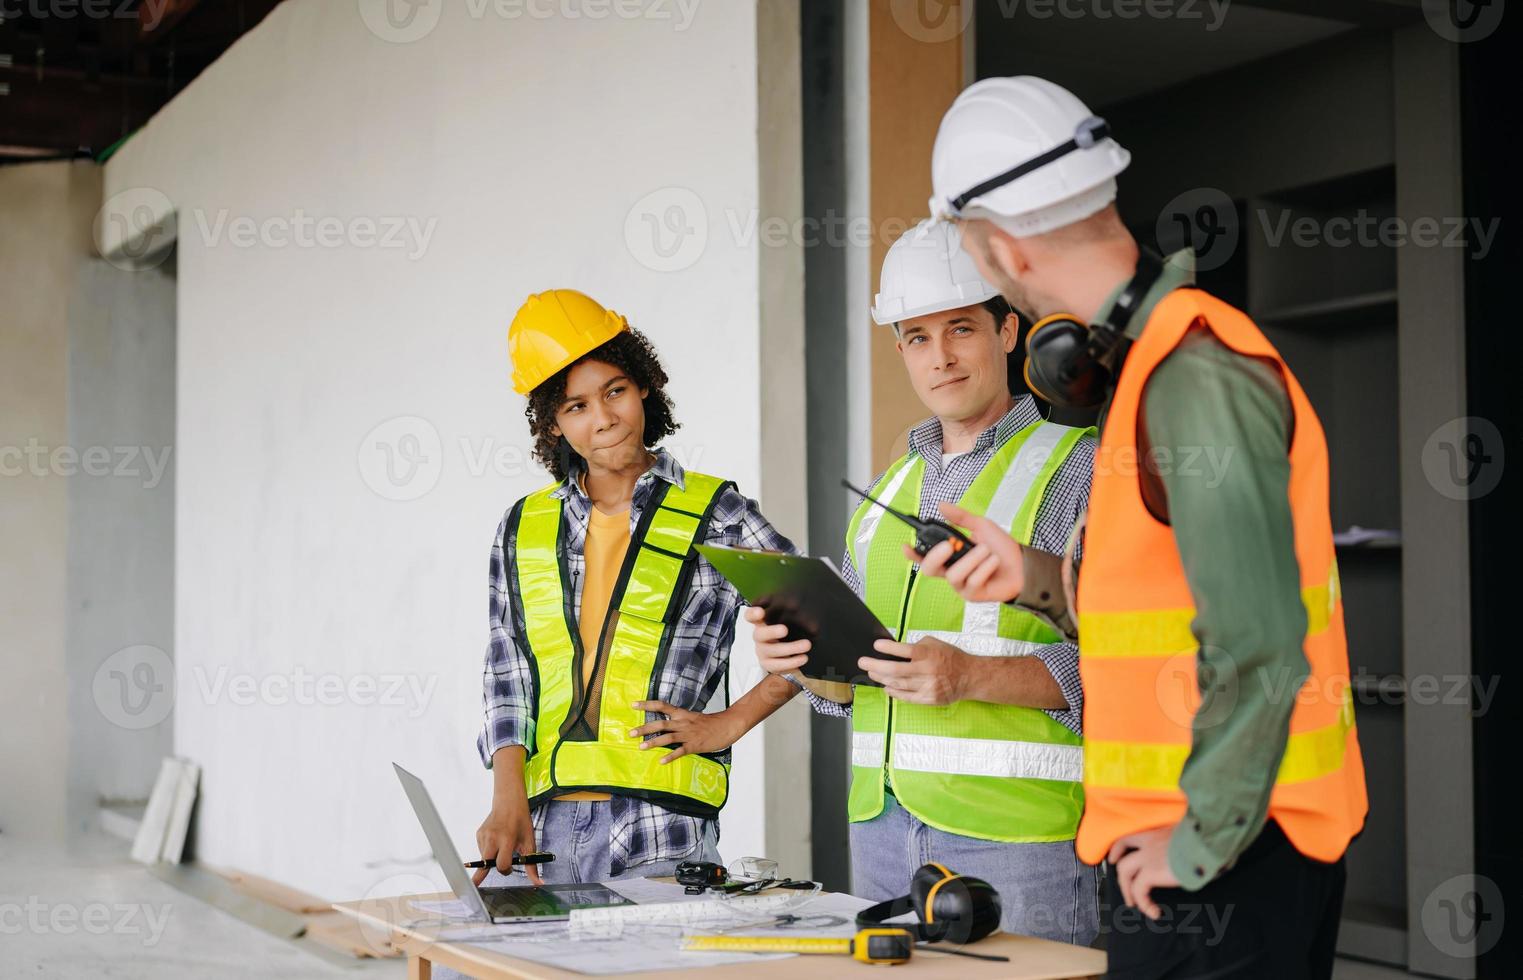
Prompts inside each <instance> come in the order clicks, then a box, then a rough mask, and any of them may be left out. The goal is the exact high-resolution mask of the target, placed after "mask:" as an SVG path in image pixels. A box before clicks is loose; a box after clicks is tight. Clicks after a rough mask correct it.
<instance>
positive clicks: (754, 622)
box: [741, 606, 809, 674]
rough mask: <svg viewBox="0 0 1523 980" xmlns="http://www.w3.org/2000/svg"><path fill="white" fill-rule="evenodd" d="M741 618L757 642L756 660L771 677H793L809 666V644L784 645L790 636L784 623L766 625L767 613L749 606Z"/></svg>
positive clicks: (798, 641)
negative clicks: (795, 673)
mask: <svg viewBox="0 0 1523 980" xmlns="http://www.w3.org/2000/svg"><path fill="white" fill-rule="evenodd" d="M741 615H742V616H744V617H745V618H746V622H748V623H750V624H751V627H752V629H751V636H752V638H753V639H754V640H755V641H756V659H757V660H758V661H760V662H761V666H762V670H765V671H766V672H767V673H769V674H791V673H793V672H794V671H796V670H798V669H799V668H800V667H802V666H804V664H805V663H807V662H808V660H809V657H808V656H807V654H808V653H809V641H808V640H794V641H792V642H791V643H785V642H783V641H784V638H785V637H787V635H788V627H787V626H786V625H784V624H783V623H774V624H773V625H771V626H769V625H767V611H766V610H765V609H763V608H762V607H760V606H747V607H746V609H745V611H744V612H743V613H741Z"/></svg>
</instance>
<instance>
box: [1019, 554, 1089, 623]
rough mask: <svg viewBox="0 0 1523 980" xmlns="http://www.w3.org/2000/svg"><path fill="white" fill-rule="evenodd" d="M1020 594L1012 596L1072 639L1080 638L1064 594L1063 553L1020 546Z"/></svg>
mask: <svg viewBox="0 0 1523 980" xmlns="http://www.w3.org/2000/svg"><path fill="white" fill-rule="evenodd" d="M1021 566H1022V574H1021V579H1022V581H1021V594H1020V595H1018V596H1016V597H1015V598H1014V599H1011V600H1010V603H1011V605H1014V606H1018V607H1019V608H1021V609H1023V610H1025V611H1026V612H1029V613H1031V614H1032V615H1034V616H1036V617H1037V618H1038V619H1040V620H1041V621H1042V622H1044V623H1046V624H1047V625H1048V626H1051V627H1052V628H1053V629H1055V630H1057V631H1058V632H1059V633H1061V634H1062V635H1063V637H1064V638H1065V639H1067V640H1069V641H1073V642H1076V641H1077V640H1078V636H1079V631H1078V629H1077V628H1076V627H1075V626H1074V621H1073V617H1072V616H1071V615H1070V614H1069V611H1068V599H1067V597H1066V596H1065V595H1064V594H1063V556H1062V555H1053V554H1049V553H1048V552H1045V551H1043V550H1042V549H1040V548H1022V549H1021Z"/></svg>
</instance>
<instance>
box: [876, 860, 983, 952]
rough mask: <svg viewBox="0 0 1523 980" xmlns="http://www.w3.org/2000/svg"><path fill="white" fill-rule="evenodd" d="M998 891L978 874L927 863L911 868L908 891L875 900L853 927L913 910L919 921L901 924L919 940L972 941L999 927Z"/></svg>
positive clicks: (959, 942) (932, 941) (931, 941)
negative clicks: (912, 876)
mask: <svg viewBox="0 0 1523 980" xmlns="http://www.w3.org/2000/svg"><path fill="white" fill-rule="evenodd" d="M1001 909H1002V906H1001V904H1000V898H999V892H997V891H995V890H994V886H993V885H991V884H989V883H988V882H987V881H984V880H983V879H982V878H970V877H968V876H967V875H960V874H956V873H955V872H952V871H949V870H948V869H947V868H946V866H945V865H940V864H927V865H923V866H921V868H920V870H919V871H916V872H915V877H914V880H913V881H911V882H910V893H909V894H908V895H904V896H902V897H900V898H893V899H889V900H888V901H887V902H879V903H878V904H877V905H872V906H869V907H868V908H865V909H863V910H862V911H861V912H859V913H857V928H859V929H866V928H870V927H872V926H875V925H878V924H879V923H882V922H885V921H887V920H889V919H892V918H895V917H896V916H900V915H903V914H904V913H906V912H910V911H913V912H914V913H915V917H916V918H917V919H919V920H920V921H919V923H917V924H915V925H908V926H896V928H902V929H904V930H906V931H907V932H909V933H910V935H912V936H914V937H915V938H916V939H917V940H920V941H921V942H930V943H934V942H943V941H945V942H950V943H956V944H958V945H963V944H965V943H973V942H977V941H978V940H980V939H982V938H984V937H985V936H987V935H989V934H990V933H992V932H994V931H995V930H997V929H998V928H999V919H1000V913H1001Z"/></svg>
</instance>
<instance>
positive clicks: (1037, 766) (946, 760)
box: [852, 732, 1084, 783]
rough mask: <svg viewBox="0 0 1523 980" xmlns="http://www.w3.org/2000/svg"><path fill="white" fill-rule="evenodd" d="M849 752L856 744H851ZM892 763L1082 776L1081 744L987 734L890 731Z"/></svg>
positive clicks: (967, 772) (1021, 775)
mask: <svg viewBox="0 0 1523 980" xmlns="http://www.w3.org/2000/svg"><path fill="white" fill-rule="evenodd" d="M852 755H853V757H855V755H856V749H855V746H853V750H852ZM894 768H895V769H901V770H906V771H916V772H936V773H945V774H956V775H960V776H1001V777H1004V778H1008V779H1052V780H1059V781H1062V782H1073V783H1076V782H1079V781H1081V780H1082V779H1083V778H1084V749H1083V748H1082V747H1081V746H1078V745H1056V744H1052V743H1049V742H1012V741H1004V740H1002V739H993V738H947V737H945V736H942V735H911V734H909V733H907V732H895V733H894Z"/></svg>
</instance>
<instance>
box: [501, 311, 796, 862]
mask: <svg viewBox="0 0 1523 980" xmlns="http://www.w3.org/2000/svg"><path fill="white" fill-rule="evenodd" d="M508 349H509V355H510V356H511V358H512V362H513V387H514V389H515V390H516V391H518V392H519V393H520V394H524V395H527V396H528V398H529V405H528V409H527V410H526V412H525V414H526V416H527V417H528V421H529V428H530V430H531V432H532V433H533V435H534V455H535V457H536V458H537V459H538V460H539V461H540V462H541V463H542V464H543V465H544V466H545V467H546V468H547V469H548V470H549V471H550V473H551V475H552V476H553V477H554V478H555V480H556V481H557V482H556V483H554V484H551V485H550V486H547V487H545V488H543V489H541V490H538V491H535V492H534V493H531V494H529V495H528V496H526V497H524V498H523V499H521V500H519V501H517V502H516V503H514V504H513V506H512V507H510V508H508V511H507V514H506V515H505V516H504V517H503V520H502V523H501V524H500V525H499V526H498V528H497V536H496V538H495V540H494V541H493V544H492V560H491V598H490V613H491V642H490V644H489V646H488V649H487V655H486V669H485V672H484V697H483V703H484V707H485V714H486V718H485V724H484V726H483V729H482V732H481V735H480V737H479V739H478V748H479V750H480V752H481V758H482V761H483V762H484V763H485V765H486V766H487V767H488V768H490V769H491V770H492V771H493V794H492V811H491V813H490V814H489V815H488V816H487V819H486V820H485V822H483V823H482V825H481V829H480V830H479V831H477V835H476V836H477V843H478V844H479V845H480V847H481V856H482V858H483V859H486V860H493V859H495V862H496V867H495V869H494V870H492V874H491V878H493V879H494V880H495V881H496V882H497V883H502V882H501V875H503V874H506V873H507V872H509V871H510V870H511V868H512V866H513V856H514V854H515V852H517V853H518V854H526V853H529V852H532V851H536V850H539V851H549V852H551V853H553V854H554V855H555V856H556V857H555V861H554V862H552V863H548V864H543V865H529V866H527V867H526V869H525V870H526V871H527V872H528V874H529V876H530V878H531V879H532V880H534V881H535V882H538V881H540V880H541V879H543V880H547V881H551V882H559V881H564V882H575V881H600V880H607V879H611V878H619V877H623V876H628V875H638V876H651V875H667V874H671V873H672V871H673V869H674V868H675V866H676V863H677V862H678V861H679V860H684V859H686V860H711V861H717V860H718V850H717V842H718V834H719V828H718V819H717V818H718V814H719V809H720V807H721V806H723V804H724V801H725V798H726V795H727V793H728V783H729V769H730V758H729V747H730V745H732V744H733V743H734V742H735V741H736V740H737V739H738V738H740V736H741V735H743V734H745V733H746V732H747V731H749V730H750V729H751V728H752V727H753V726H755V725H756V724H757V723H758V722H760V721H761V720H762V719H763V718H765V717H767V716H768V715H770V714H771V713H772V712H773V711H776V710H777V709H778V708H779V707H780V706H781V705H782V704H783V703H784V702H786V701H787V700H788V699H789V698H791V697H792V696H793V695H794V694H795V693H797V690H798V689H797V688H796V687H794V686H793V685H792V684H791V683H790V682H788V681H787V680H785V679H783V678H780V677H770V676H769V677H768V678H767V679H765V680H764V681H762V682H761V683H760V684H758V685H757V686H756V687H755V688H753V689H752V690H751V691H750V692H748V693H747V694H746V695H745V696H744V697H742V698H741V699H739V700H738V701H736V702H735V703H734V704H733V705H730V706H729V707H727V708H725V709H724V710H722V711H715V712H705V710H704V709H705V708H706V706H707V705H708V704H709V702H710V700H711V699H713V698H714V697H715V696H716V694H717V693H718V692H719V691H720V690H721V689H723V688H724V686H725V682H726V678H727V673H728V666H729V654H730V643H731V641H732V640H733V638H734V632H735V618H736V614H737V613H738V611H739V608H740V606H741V604H742V600H741V598H740V596H739V594H738V593H737V592H736V591H735V589H734V587H733V586H731V585H730V584H729V582H728V581H726V580H725V578H724V577H723V576H722V575H720V573H719V572H718V571H717V570H716V569H715V568H713V567H712V566H711V565H709V564H708V562H706V561H704V560H703V559H702V558H701V557H700V556H699V555H698V554H697V552H696V551H694V550H693V547H692V545H693V544H695V543H700V542H707V543H711V544H728V545H735V546H743V547H748V548H764V549H769V550H778V551H790V552H791V551H794V550H795V549H794V547H793V545H792V543H791V542H789V540H788V539H787V538H785V537H783V536H782V535H781V534H779V533H778V532H777V531H776V530H775V529H774V528H773V527H772V525H771V524H770V523H769V522H768V521H767V519H766V518H765V517H763V516H762V515H761V512H760V511H759V510H758V509H757V506H756V503H755V501H752V500H748V499H747V498H746V497H745V496H743V495H742V494H741V493H740V492H739V491H737V490H736V489H735V486H734V484H733V483H730V482H728V481H726V480H723V479H721V478H719V477H713V476H708V475H706V474H703V473H696V472H693V471H691V470H684V469H683V468H682V466H680V465H679V464H678V463H677V461H676V460H675V459H674V458H672V456H671V454H670V453H668V452H667V451H666V450H664V449H661V448H660V447H659V443H660V442H661V440H662V439H663V438H664V437H666V436H668V435H670V434H671V433H672V432H674V431H675V430H676V428H677V422H676V420H675V419H674V418H673V415H672V403H671V400H670V399H669V398H668V397H667V394H666V391H665V387H666V383H667V375H666V372H665V371H664V370H663V369H662V367H661V363H660V361H659V360H658V359H657V356H656V352H655V349H654V348H653V347H652V346H651V344H650V341H649V340H647V339H646V338H645V337H644V336H643V335H642V334H640V333H638V332H637V331H635V330H633V329H631V328H630V326H629V324H628V323H627V322H626V321H625V319H624V318H623V317H622V316H620V315H619V314H617V313H615V312H614V311H612V310H609V309H605V308H604V307H603V306H602V305H600V304H599V303H597V302H596V301H595V300H593V299H591V298H590V297H588V296H585V295H583V294H582V293H579V292H576V291H575V290H570V289H554V290H550V291H548V292H543V293H538V294H535V295H532V296H530V297H529V299H528V301H527V302H525V303H524V305H523V307H522V308H520V309H519V311H518V314H517V315H516V316H515V317H514V318H513V324H512V326H511V327H510V328H509V329H508ZM726 698H727V695H726ZM487 870H488V869H483V870H481V871H479V872H477V876H476V877H477V882H478V883H480V882H481V881H482V880H484V879H486V878H487V877H488V873H487Z"/></svg>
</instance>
